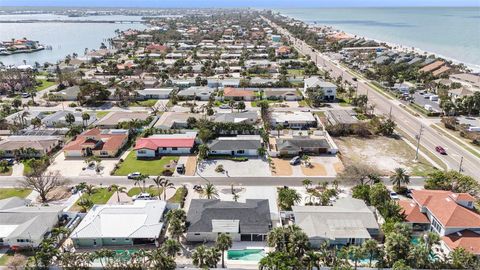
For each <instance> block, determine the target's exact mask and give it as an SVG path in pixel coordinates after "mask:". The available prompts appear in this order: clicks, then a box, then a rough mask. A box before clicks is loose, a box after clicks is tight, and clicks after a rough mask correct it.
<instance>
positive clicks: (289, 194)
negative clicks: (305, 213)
mask: <svg viewBox="0 0 480 270" xmlns="http://www.w3.org/2000/svg"><path fill="white" fill-rule="evenodd" d="M301 200H302V196H301V195H300V194H299V193H298V192H297V191H296V190H295V189H290V188H288V187H283V188H280V189H278V204H279V205H280V208H281V209H283V210H291V209H292V206H293V205H294V204H296V203H299V202H300V201H301Z"/></svg>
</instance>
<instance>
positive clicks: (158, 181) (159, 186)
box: [152, 176, 165, 197]
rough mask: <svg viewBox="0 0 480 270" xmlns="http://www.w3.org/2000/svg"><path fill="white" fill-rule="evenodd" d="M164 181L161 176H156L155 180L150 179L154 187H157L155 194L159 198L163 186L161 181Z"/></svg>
mask: <svg viewBox="0 0 480 270" xmlns="http://www.w3.org/2000/svg"><path fill="white" fill-rule="evenodd" d="M164 180H165V178H164V177H161V176H157V177H155V178H153V179H152V181H153V182H154V183H155V185H156V186H157V192H158V197H160V195H161V194H162V192H163V191H162V184H163V181H164Z"/></svg>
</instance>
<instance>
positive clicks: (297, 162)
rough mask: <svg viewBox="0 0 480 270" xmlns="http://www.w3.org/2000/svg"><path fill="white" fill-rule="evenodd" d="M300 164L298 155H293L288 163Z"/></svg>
mask: <svg viewBox="0 0 480 270" xmlns="http://www.w3.org/2000/svg"><path fill="white" fill-rule="evenodd" d="M297 164H300V156H295V157H293V158H292V159H291V160H290V165H297Z"/></svg>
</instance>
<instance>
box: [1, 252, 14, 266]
mask: <svg viewBox="0 0 480 270" xmlns="http://www.w3.org/2000/svg"><path fill="white" fill-rule="evenodd" d="M11 257H12V256H10V255H8V254H5V255H3V256H2V257H0V266H6V265H7V262H8V260H9V259H10V258H11Z"/></svg>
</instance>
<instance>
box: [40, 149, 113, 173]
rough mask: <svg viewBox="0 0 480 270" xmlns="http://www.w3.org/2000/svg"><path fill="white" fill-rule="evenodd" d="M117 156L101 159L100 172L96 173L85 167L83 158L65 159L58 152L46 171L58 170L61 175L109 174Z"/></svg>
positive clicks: (92, 169)
mask: <svg viewBox="0 0 480 270" xmlns="http://www.w3.org/2000/svg"><path fill="white" fill-rule="evenodd" d="M118 161H119V159H118V158H111V159H102V162H101V163H100V166H101V167H103V169H102V171H101V172H100V173H97V172H96V171H95V169H94V168H87V169H85V170H83V168H85V167H86V165H87V164H86V163H85V159H83V158H75V159H65V155H64V154H63V153H60V154H59V155H58V156H57V157H55V159H54V160H53V162H52V164H51V165H50V166H49V167H48V171H52V172H53V171H59V172H61V173H62V175H63V176H65V177H69V176H109V175H110V172H111V171H112V170H113V168H114V167H115V164H116V163H118Z"/></svg>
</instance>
